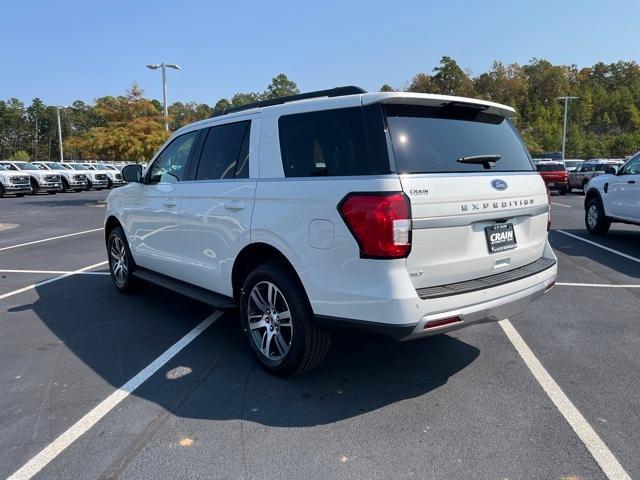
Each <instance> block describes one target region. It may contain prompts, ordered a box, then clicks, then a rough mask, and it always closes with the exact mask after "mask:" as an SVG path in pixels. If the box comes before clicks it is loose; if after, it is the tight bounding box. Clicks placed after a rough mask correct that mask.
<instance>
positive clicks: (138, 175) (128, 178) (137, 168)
mask: <svg viewBox="0 0 640 480" xmlns="http://www.w3.org/2000/svg"><path fill="white" fill-rule="evenodd" d="M122 178H123V179H124V181H125V182H130V183H140V181H142V165H140V164H138V163H136V164H134V165H126V166H125V167H124V168H123V169H122Z"/></svg>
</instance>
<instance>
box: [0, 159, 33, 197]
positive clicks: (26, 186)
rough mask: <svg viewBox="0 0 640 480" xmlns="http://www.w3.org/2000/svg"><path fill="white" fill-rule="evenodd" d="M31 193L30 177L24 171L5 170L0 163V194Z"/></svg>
mask: <svg viewBox="0 0 640 480" xmlns="http://www.w3.org/2000/svg"><path fill="white" fill-rule="evenodd" d="M25 193H31V178H30V177H29V175H26V174H25V173H24V172H15V171H12V170H7V169H6V167H4V166H2V165H0V196H3V195H24V194H25Z"/></svg>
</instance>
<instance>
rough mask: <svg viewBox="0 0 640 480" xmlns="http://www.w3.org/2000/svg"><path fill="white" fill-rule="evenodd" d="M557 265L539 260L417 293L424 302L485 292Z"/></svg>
mask: <svg viewBox="0 0 640 480" xmlns="http://www.w3.org/2000/svg"><path fill="white" fill-rule="evenodd" d="M555 264H556V261H555V260H553V259H551V258H539V259H538V260H536V261H535V262H533V263H529V264H527V265H525V266H523V267H519V268H514V269H513V270H509V271H508V272H503V273H496V274H495V275H489V276H487V277H482V278H476V279H474V280H468V281H466V282H457V283H450V284H448V285H438V286H436V287H425V288H417V289H416V292H418V296H419V297H420V298H421V299H422V300H428V299H431V298H440V297H448V296H450V295H460V294H462V293H469V292H475V291H477V290H484V289H485V288H492V287H497V286H499V285H504V284H505V283H510V282H515V281H516V280H522V279H523V278H527V277H530V276H532V275H535V274H537V273H540V272H543V271H545V270H547V269H549V268H551V267H553V266H554V265H555Z"/></svg>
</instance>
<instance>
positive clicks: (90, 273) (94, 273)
mask: <svg viewBox="0 0 640 480" xmlns="http://www.w3.org/2000/svg"><path fill="white" fill-rule="evenodd" d="M0 273H52V274H61V273H72V274H74V275H111V274H110V273H109V272H76V271H74V270H9V269H2V268H0Z"/></svg>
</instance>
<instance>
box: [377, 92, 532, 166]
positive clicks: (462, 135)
mask: <svg viewBox="0 0 640 480" xmlns="http://www.w3.org/2000/svg"><path fill="white" fill-rule="evenodd" d="M384 110H385V116H386V120H387V124H388V126H389V133H390V134H391V140H392V145H393V152H394V155H395V160H396V168H397V171H398V173H447V172H482V171H484V172H528V171H533V170H534V167H533V164H532V163H531V161H530V159H529V158H530V157H529V153H528V151H527V150H526V147H525V146H524V143H523V142H522V140H521V139H520V136H519V135H518V133H517V132H516V130H515V129H514V127H513V125H512V124H511V122H510V121H509V120H508V119H506V118H504V117H502V116H499V115H493V114H488V113H485V112H484V111H483V109H482V107H476V106H474V105H468V104H460V103H454V102H451V103H449V104H447V105H445V106H444V107H429V106H420V105H385V108H384ZM487 156H492V158H496V157H494V156H499V160H496V161H492V162H480V161H478V163H466V162H465V160H462V159H467V161H468V159H469V157H484V158H487ZM487 167H488V168H487Z"/></svg>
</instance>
